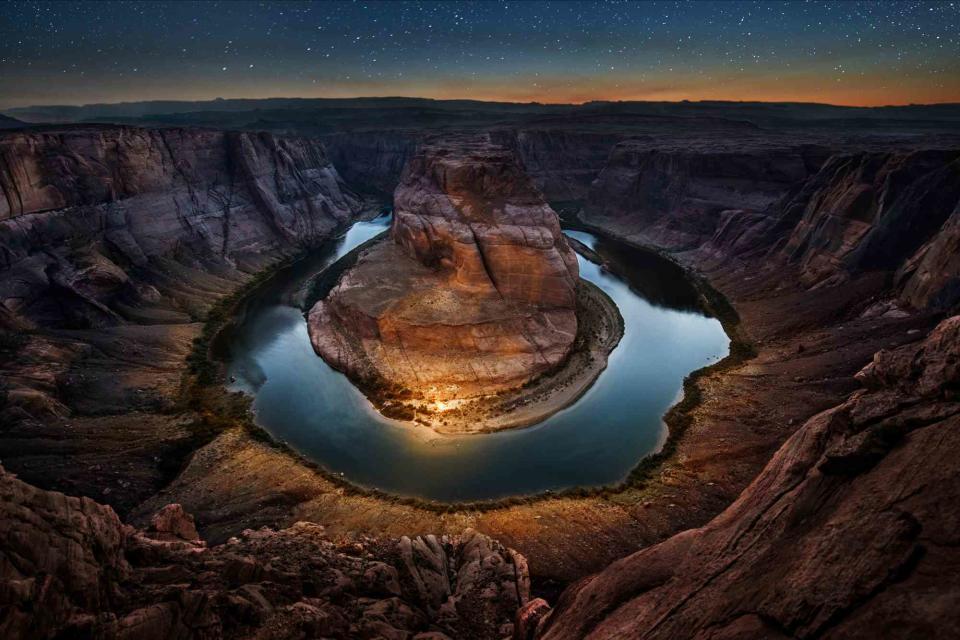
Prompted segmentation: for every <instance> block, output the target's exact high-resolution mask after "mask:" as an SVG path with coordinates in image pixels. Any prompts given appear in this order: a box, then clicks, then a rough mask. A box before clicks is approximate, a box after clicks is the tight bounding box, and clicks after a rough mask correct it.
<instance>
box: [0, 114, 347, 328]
mask: <svg viewBox="0 0 960 640" xmlns="http://www.w3.org/2000/svg"><path fill="white" fill-rule="evenodd" d="M0 187H2V190H3V196H4V197H3V198H0V248H2V256H3V260H2V263H0V268H2V269H3V272H4V277H3V279H2V283H3V284H2V285H0V304H2V307H3V311H4V313H6V314H10V315H14V316H19V317H22V318H24V319H25V320H27V321H32V322H38V323H41V324H43V325H46V326H50V325H57V324H59V325H64V326H69V327H76V326H83V325H87V326H89V325H99V324H116V323H117V322H119V321H122V320H123V319H136V317H137V316H139V315H143V314H148V313H149V311H147V309H149V308H150V307H152V306H158V305H156V304H155V303H156V302H157V300H156V299H157V298H159V297H160V295H161V291H162V290H163V287H164V285H166V286H167V287H168V288H175V287H174V286H173V285H172V284H168V283H166V282H164V281H163V278H162V277H161V276H159V275H157V276H155V277H153V278H151V277H147V276H149V275H152V274H147V275H146V276H140V277H138V278H136V281H133V280H131V278H130V273H131V272H132V271H135V270H145V271H151V270H152V271H167V272H168V278H169V275H172V274H171V273H170V272H171V271H173V268H174V266H177V265H180V266H181V268H184V267H188V268H189V267H199V268H200V269H204V270H208V271H215V272H217V273H218V274H219V275H226V273H225V272H226V271H227V270H228V269H234V270H238V269H239V270H244V269H246V270H250V269H256V268H259V267H260V266H262V265H263V264H264V258H265V257H269V256H274V257H276V256H277V255H278V254H280V255H282V254H283V253H284V252H285V251H290V250H291V249H295V248H296V247H298V246H303V245H307V244H309V243H311V242H317V241H318V240H319V239H321V238H323V237H325V236H326V235H327V234H329V233H330V231H331V230H333V229H334V228H335V227H336V226H337V225H338V224H340V223H342V222H344V221H346V220H347V219H349V218H350V216H351V215H352V214H353V213H354V212H355V211H356V210H357V209H358V207H359V201H358V200H357V199H356V197H355V196H353V195H352V194H351V192H350V191H349V190H347V189H346V188H345V187H344V185H343V183H342V181H341V180H340V178H339V176H338V174H337V172H336V170H335V169H334V168H333V167H332V165H330V163H329V162H328V161H327V159H326V156H325V155H324V150H323V147H322V146H321V145H319V144H318V143H316V142H312V141H309V140H305V139H297V138H275V137H273V136H271V135H267V134H246V133H228V132H219V131H197V130H191V131H188V130H175V129H169V130H149V129H135V128H122V127H102V128H90V127H84V128H76V129H64V130H57V131H43V132H34V131H30V132H22V133H10V134H7V135H5V136H3V137H2V138H0ZM164 261H168V262H167V263H164V264H161V263H163V262H164ZM170 262H172V263H176V264H170ZM158 289H159V291H158ZM181 304H182V307H181V309H179V310H180V311H187V312H190V311H191V309H190V308H189V307H188V306H187V303H186V301H185V300H182V302H181ZM160 306H162V305H160ZM168 306H170V305H168ZM173 306H174V307H175V308H176V305H173ZM58 313H59V314H61V315H62V316H65V317H53V314H58Z"/></svg>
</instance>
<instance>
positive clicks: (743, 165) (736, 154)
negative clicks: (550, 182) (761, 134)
mask: <svg viewBox="0 0 960 640" xmlns="http://www.w3.org/2000/svg"><path fill="white" fill-rule="evenodd" d="M825 157H826V151H825V150H824V149H822V148H820V147H816V146H812V145H799V144H796V145H790V144H784V145H783V146H776V145H755V144H751V143H750V142H745V143H744V144H743V145H736V144H733V143H727V144H725V145H719V146H714V145H709V144H707V145H706V148H705V149H697V148H690V147H687V146H685V145H683V144H669V143H667V144H664V143H663V142H661V141H659V140H655V139H636V140H626V141H624V142H621V143H619V144H617V145H616V146H615V147H614V148H613V150H612V151H611V153H610V156H609V158H608V159H607V162H606V164H605V165H604V167H603V170H602V171H601V172H600V174H599V175H598V177H597V179H596V181H595V182H594V183H593V184H592V186H591V189H590V192H589V196H588V200H587V203H586V205H585V209H586V214H585V218H586V219H587V220H592V219H596V218H599V219H611V220H614V221H620V222H623V223H624V224H627V225H629V226H630V228H631V229H636V230H637V231H639V232H642V233H643V235H644V236H645V237H646V238H647V239H648V241H649V242H652V243H654V244H657V245H660V246H664V247H666V248H670V249H687V248H691V247H695V246H698V245H699V244H701V243H702V242H704V241H705V240H707V239H709V238H710V236H711V235H712V234H713V233H714V232H715V231H716V229H717V227H718V226H719V225H720V223H721V219H722V217H721V213H722V212H723V211H725V210H728V209H746V210H751V211H758V210H763V209H765V208H767V207H768V206H770V205H771V204H773V203H775V202H776V201H777V200H778V199H779V198H781V197H782V196H783V195H784V194H786V193H787V192H788V190H789V189H790V188H791V187H792V186H793V185H795V184H796V183H798V182H800V181H802V180H804V179H805V178H807V177H808V176H809V175H810V174H811V172H814V171H816V169H817V168H818V166H819V163H820V162H822V161H823V160H824V159H825Z"/></svg>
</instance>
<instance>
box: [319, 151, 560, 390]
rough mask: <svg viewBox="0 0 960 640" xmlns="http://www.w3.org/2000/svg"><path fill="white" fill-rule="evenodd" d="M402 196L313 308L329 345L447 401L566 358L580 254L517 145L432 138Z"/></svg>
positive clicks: (402, 386)
mask: <svg viewBox="0 0 960 640" xmlns="http://www.w3.org/2000/svg"><path fill="white" fill-rule="evenodd" d="M394 205H395V208H394V221H393V226H392V228H391V230H390V237H389V238H388V239H385V240H383V241H381V242H379V243H376V244H375V245H373V246H371V247H369V248H366V249H364V250H362V251H361V252H360V254H359V256H358V257H357V261H356V264H355V266H353V267H352V268H351V269H350V270H349V271H347V272H346V273H345V274H343V275H342V276H341V278H340V280H339V282H338V283H337V285H336V286H335V287H334V288H333V290H332V291H330V292H329V294H328V295H327V296H326V297H325V298H324V299H322V300H320V301H319V302H317V303H316V305H315V306H314V307H313V309H312V310H311V311H310V313H309V327H310V336H311V340H312V342H313V345H314V347H315V348H316V350H317V352H318V353H319V354H320V355H322V356H323V357H324V358H325V359H326V360H327V361H328V362H329V363H330V364H331V365H333V366H334V367H336V368H337V369H339V370H341V371H344V372H346V373H347V374H348V375H350V376H351V377H352V378H353V379H355V380H359V381H360V382H361V384H363V385H364V386H365V387H366V388H367V389H368V390H369V389H374V390H376V389H389V390H393V391H395V392H396V393H397V394H398V395H400V396H401V397H403V395H404V394H406V395H407V397H409V396H411V395H412V396H413V397H418V398H419V397H422V398H426V399H428V400H435V401H438V402H443V401H450V400H457V401H459V400H463V399H469V398H471V397H475V396H482V395H492V394H496V393H499V392H502V391H506V390H510V389H514V388H517V387H519V386H521V385H523V384H524V383H526V382H528V381H530V380H532V379H534V378H536V377H537V376H539V375H541V374H543V373H545V372H548V371H550V370H551V369H553V368H555V367H557V366H558V365H559V364H560V363H562V362H563V361H564V359H565V358H566V357H567V355H568V354H569V353H570V350H571V348H572V346H573V343H574V339H575V338H576V335H577V314H576V300H577V296H576V288H577V286H578V281H579V278H578V267H577V260H576V256H575V255H574V253H573V250H572V249H571V248H570V247H569V246H568V244H567V241H566V239H565V238H564V236H563V234H562V233H561V231H560V224H559V221H558V219H557V216H556V214H555V213H554V212H553V210H552V209H551V208H550V206H549V205H547V204H546V202H545V201H544V200H543V197H542V195H541V194H540V192H539V191H538V190H537V189H536V188H535V187H534V186H533V184H532V182H531V181H530V179H529V177H527V176H526V174H525V173H524V172H523V170H522V168H521V167H520V165H519V164H518V162H517V160H516V157H515V156H514V155H513V154H512V153H511V152H510V151H508V150H506V149H504V148H502V147H499V146H497V145H495V144H493V143H492V142H491V141H490V140H489V138H488V137H486V136H474V137H468V138H465V137H453V138H445V139H438V140H436V141H433V142H430V143H427V144H425V145H423V146H422V147H421V148H420V150H419V151H418V152H417V154H416V155H414V156H413V157H412V158H411V159H410V161H409V163H408V165H407V169H406V171H405V173H404V176H403V178H402V180H401V182H400V185H399V186H398V187H397V190H396V195H395V199H394ZM375 393H376V392H375Z"/></svg>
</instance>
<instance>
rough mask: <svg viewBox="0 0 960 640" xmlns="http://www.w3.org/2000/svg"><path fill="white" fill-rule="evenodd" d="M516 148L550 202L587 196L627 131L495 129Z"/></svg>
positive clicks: (505, 142) (500, 141) (497, 137)
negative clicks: (591, 185) (612, 150)
mask: <svg viewBox="0 0 960 640" xmlns="http://www.w3.org/2000/svg"><path fill="white" fill-rule="evenodd" d="M491 136H492V138H493V140H494V141H496V142H497V143H498V144H501V145H503V146H505V147H508V148H510V149H513V151H514V153H516V155H517V157H519V158H520V160H521V162H522V163H523V168H524V170H525V171H526V173H527V175H529V176H530V179H531V180H533V183H534V184H535V185H537V188H538V189H540V191H541V192H542V193H543V195H544V197H546V199H547V200H548V201H549V202H572V201H580V200H584V199H586V197H587V194H588V192H589V189H590V184H591V183H592V182H593V180H594V179H595V178H596V177H597V174H598V173H599V172H600V170H601V169H602V168H603V166H604V163H605V162H606V160H607V157H608V156H609V155H610V151H611V149H613V147H614V145H615V144H616V143H617V141H619V140H621V139H622V138H623V137H624V135H623V134H621V133H615V132H602V131H577V130H571V129H562V128H556V129H547V128H543V129H539V128H537V129H534V128H531V129H514V130H495V131H493V132H491Z"/></svg>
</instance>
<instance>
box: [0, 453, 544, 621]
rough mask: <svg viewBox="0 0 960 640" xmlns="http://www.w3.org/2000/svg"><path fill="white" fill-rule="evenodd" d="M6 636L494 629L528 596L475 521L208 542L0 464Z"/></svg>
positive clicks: (306, 527) (298, 530) (505, 553)
mask: <svg viewBox="0 0 960 640" xmlns="http://www.w3.org/2000/svg"><path fill="white" fill-rule="evenodd" d="M0 495H2V496H3V502H2V503H0V516H2V518H0V544H2V547H0V598H2V603H3V609H2V612H3V613H2V615H0V634H2V635H3V637H4V638H48V637H57V638H62V637H88V638H89V637H96V638H118V639H119V638H131V639H134V638H143V637H148V638H194V637H196V638H259V639H263V638H306V637H311V638H312V637H323V638H360V637H363V638H411V637H412V638H417V639H418V640H443V639H444V638H464V639H468V638H490V637H501V636H509V635H510V634H511V633H512V626H513V625H512V623H513V617H514V612H515V611H516V609H517V607H518V606H522V605H523V604H525V603H526V602H527V601H528V599H529V594H530V577H529V575H528V573H527V565H526V560H525V559H524V558H523V556H521V555H520V554H518V553H516V552H514V551H512V550H510V549H505V548H504V547H503V546H501V545H499V544H498V543H496V542H495V541H493V540H491V539H490V538H488V537H486V536H484V535H482V534H479V533H477V532H475V531H465V532H464V533H463V534H462V535H460V536H456V537H452V538H448V537H446V536H444V537H443V538H439V539H438V538H436V537H434V536H427V537H425V538H420V537H418V538H415V539H412V540H411V539H410V538H407V537H404V538H401V539H399V540H389V541H387V540H366V541H363V542H341V543H337V542H336V541H335V540H331V539H330V538H328V537H327V535H326V534H325V532H324V528H323V527H322V526H320V525H317V524H312V523H308V522H300V523H297V524H295V525H294V526H292V527H290V528H289V529H284V530H282V531H273V530H268V529H261V530H258V531H253V530H247V531H244V532H242V533H241V534H240V535H239V536H238V537H235V538H231V539H230V540H229V541H228V542H227V543H226V544H224V545H220V546H216V547H208V546H207V545H206V544H205V543H204V541H203V540H202V539H201V538H200V535H199V534H198V533H197V530H196V527H195V525H194V522H193V518H192V517H191V516H190V515H189V514H187V513H185V512H184V511H183V509H182V507H181V506H180V505H177V504H171V505H167V506H166V507H164V508H163V509H161V510H160V511H159V512H157V513H156V514H154V516H153V517H152V518H151V520H150V524H149V525H148V526H147V527H145V528H144V529H139V530H138V529H134V528H132V527H129V526H127V525H124V524H122V523H121V522H120V520H119V518H118V517H117V515H116V513H115V512H114V511H113V509H111V508H110V507H108V506H105V505H101V504H98V503H97V502H95V501H93V500H91V499H89V498H76V497H68V496H65V495H63V494H61V493H56V492H50V491H43V490H41V489H37V488H36V487H33V486H30V485H28V484H26V483H24V482H22V481H21V480H18V479H17V478H16V477H15V476H13V475H12V474H10V473H7V472H6V471H5V470H4V469H3V468H2V467H0Z"/></svg>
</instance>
